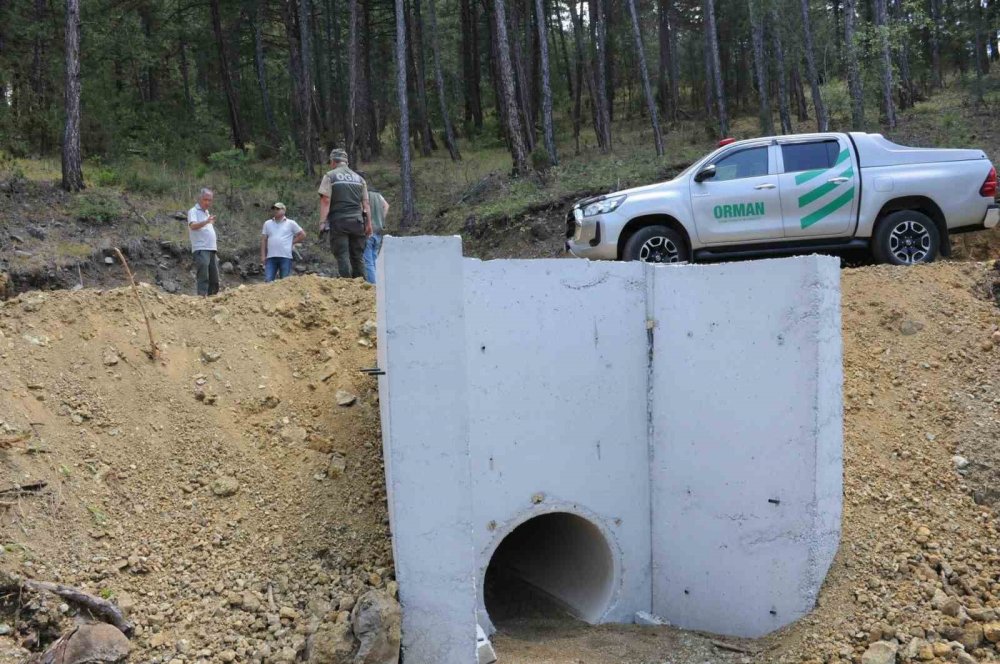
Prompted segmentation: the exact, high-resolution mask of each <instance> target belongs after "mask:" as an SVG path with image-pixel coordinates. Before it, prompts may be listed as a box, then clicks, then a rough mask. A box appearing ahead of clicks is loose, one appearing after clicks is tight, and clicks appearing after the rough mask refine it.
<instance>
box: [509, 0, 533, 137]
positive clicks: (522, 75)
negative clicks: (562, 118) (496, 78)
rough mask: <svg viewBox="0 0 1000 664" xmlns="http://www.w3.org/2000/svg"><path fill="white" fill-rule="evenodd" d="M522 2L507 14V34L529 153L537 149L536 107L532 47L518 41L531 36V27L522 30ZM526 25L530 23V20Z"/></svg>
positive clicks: (513, 6) (515, 1) (515, 4)
mask: <svg viewBox="0 0 1000 664" xmlns="http://www.w3.org/2000/svg"><path fill="white" fill-rule="evenodd" d="M520 1H521V0H514V1H513V2H512V6H511V11H510V12H509V13H508V14H507V21H508V23H507V34H508V37H509V38H510V48H511V59H512V61H513V63H514V89H515V91H516V92H517V99H518V103H517V107H518V108H519V109H520V111H521V127H522V128H523V129H524V140H525V142H526V144H527V148H528V152H529V153H531V152H533V151H534V149H535V123H534V121H533V119H534V117H535V113H534V105H533V104H532V102H531V92H530V90H529V83H528V72H529V71H530V70H531V68H530V66H529V65H528V63H527V62H526V61H527V59H528V55H527V54H528V53H529V52H530V46H529V45H527V44H524V43H521V41H520V40H519V39H518V35H520V34H523V33H525V32H527V33H528V35H529V36H530V34H531V32H530V26H528V27H525V28H524V29H522V22H521V21H520V20H519V14H520V12H519V10H518V5H519V3H520ZM525 23H530V19H529V20H528V21H526V22H525Z"/></svg>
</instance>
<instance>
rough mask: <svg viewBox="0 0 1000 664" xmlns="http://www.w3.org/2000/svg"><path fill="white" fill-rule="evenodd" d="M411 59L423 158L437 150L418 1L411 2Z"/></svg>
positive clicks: (422, 20) (422, 26)
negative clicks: (432, 127)
mask: <svg viewBox="0 0 1000 664" xmlns="http://www.w3.org/2000/svg"><path fill="white" fill-rule="evenodd" d="M413 58H414V69H415V70H416V72H417V79H416V80H415V81H414V84H415V86H416V91H417V108H418V112H417V115H418V118H419V122H420V135H421V151H422V153H423V155H424V156H425V157H427V156H430V154H431V151H433V150H437V142H436V141H435V140H434V132H433V131H431V119H430V110H429V107H428V105H427V65H426V61H425V59H424V18H423V14H422V12H421V10H420V0H413Z"/></svg>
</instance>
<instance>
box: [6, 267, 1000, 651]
mask: <svg viewBox="0 0 1000 664" xmlns="http://www.w3.org/2000/svg"><path fill="white" fill-rule="evenodd" d="M842 275H843V325H844V327H843V335H844V344H845V346H844V352H845V406H846V413H845V417H846V425H845V426H846V439H845V514H844V531H843V540H842V545H841V550H840V553H839V555H838V558H837V560H836V562H835V566H834V569H833V571H832V573H831V575H830V577H829V579H828V581H827V584H826V586H825V588H824V591H823V593H822V596H821V600H820V604H819V607H818V608H817V610H816V611H815V612H814V613H813V614H812V615H811V616H809V617H808V618H806V619H805V620H803V621H801V622H800V623H799V624H797V625H794V626H792V627H790V628H788V629H786V630H784V631H783V632H781V633H779V634H775V635H773V636H771V637H769V638H767V639H763V640H760V641H757V642H740V643H739V644H738V645H740V647H742V648H743V649H744V650H745V651H746V652H728V651H724V650H720V649H718V648H717V647H716V646H714V645H713V644H712V641H711V639H710V638H709V637H703V636H700V635H695V634H690V633H681V632H676V631H673V630H669V629H648V628H634V627H625V628H622V627H602V628H596V629H595V628H584V627H582V626H579V625H574V624H572V623H568V622H566V621H562V620H531V621H526V622H522V623H514V624H511V625H508V626H506V627H505V631H504V632H503V633H501V634H500V635H499V638H498V639H497V648H498V650H499V652H500V654H501V657H502V660H501V661H503V662H504V663H505V664H506V663H511V664H514V663H525V664H527V663H531V664H579V662H585V663H586V664H601V663H608V664H611V663H615V664H618V663H634V664H639V663H646V664H649V663H653V662H656V663H660V662H664V661H670V662H674V663H676V664H694V663H696V662H697V663H698V664H701V663H702V662H706V661H709V662H740V663H741V664H742V663H744V662H800V661H808V662H813V663H815V662H828V663H832V662H838V661H842V662H848V661H854V662H860V661H861V654H862V653H863V652H865V650H866V649H867V648H868V646H869V642H870V641H874V640H879V639H883V638H888V639H895V640H897V641H898V642H899V643H900V649H901V650H905V649H906V648H907V647H909V648H912V649H913V652H914V653H916V652H917V651H918V650H919V651H920V653H921V654H929V655H930V656H931V657H934V656H935V655H934V652H935V651H934V649H933V648H934V647H935V646H934V645H932V644H931V642H934V643H936V647H937V648H938V653H939V656H938V657H937V659H936V660H929V661H945V659H946V658H947V659H951V660H955V659H956V658H958V657H959V655H960V654H961V655H962V656H963V657H966V656H972V657H974V658H975V659H976V660H977V661H991V660H994V659H997V658H998V651H997V649H996V647H995V646H994V645H992V643H991V641H989V640H988V639H989V638H1000V625H996V626H994V625H993V624H992V623H994V622H995V621H996V620H997V619H1000V616H994V615H993V614H992V612H991V611H990V610H987V609H988V608H989V607H1000V576H998V575H1000V552H998V549H997V547H998V546H1000V538H998V535H997V518H996V514H995V512H993V511H992V509H991V508H990V506H989V503H990V502H991V501H996V500H997V498H998V496H997V494H996V492H995V490H994V489H995V487H996V486H1000V442H998V441H1000V393H998V387H1000V338H997V341H996V343H994V341H993V339H994V338H995V337H1000V335H996V331H997V329H998V324H1000V308H997V305H996V304H995V303H994V302H993V301H992V300H991V299H990V298H989V297H988V295H987V294H988V293H989V291H990V286H991V284H992V283H993V282H994V281H997V282H1000V272H996V271H995V270H993V268H992V267H991V266H989V265H987V264H978V263H940V264H936V265H932V266H926V267H919V268H911V269H898V268H889V267H872V268H861V269H855V270H844V271H843V272H842ZM144 293H145V297H146V301H147V303H149V305H150V306H151V309H152V311H153V312H154V314H155V320H154V321H153V324H154V327H155V329H156V331H157V332H158V334H160V335H161V345H162V346H163V347H164V360H163V361H162V362H160V363H151V362H150V361H149V360H148V359H147V357H146V356H145V354H144V350H143V349H144V348H145V347H146V343H147V342H146V339H145V328H144V325H143V324H142V320H141V317H140V316H139V315H138V313H137V311H136V308H135V306H134V302H133V301H132V300H131V299H130V298H131V294H130V293H129V292H128V291H125V290H114V291H106V292H103V293H101V292H95V291H80V292H76V293H70V292H60V293H47V294H28V295H23V296H21V297H19V298H18V299H15V300H11V301H9V302H7V303H4V304H3V305H2V306H0V334H2V337H0V359H2V362H3V367H4V371H3V372H2V374H0V419H3V420H4V422H3V423H2V424H0V440H2V441H4V442H5V445H6V447H7V449H6V451H2V452H0V478H2V480H3V483H2V484H0V490H2V489H3V488H6V487H8V486H10V485H15V484H20V485H25V484H29V483H31V482H34V481H39V480H42V481H46V482H48V485H47V486H46V487H45V489H44V490H43V491H42V492H39V493H38V494H34V493H31V494H28V495H24V496H21V497H16V498H12V499H11V498H8V497H3V498H2V502H0V534H2V540H0V543H2V544H3V547H4V553H3V554H0V569H6V570H10V571H17V572H19V573H22V574H27V575H30V576H35V577H37V578H42V579H50V580H60V581H63V582H66V583H72V584H77V585H81V586H83V587H85V588H87V589H88V590H90V591H91V592H94V593H100V594H105V595H113V596H115V597H116V598H118V599H119V601H122V600H124V603H125V604H127V605H132V606H133V608H132V613H133V616H135V618H136V620H137V621H138V622H139V624H140V628H141V629H140V634H139V636H138V637H137V638H136V640H135V644H136V646H137V648H138V651H139V656H138V657H136V658H134V660H133V661H140V662H147V661H150V662H152V661H157V662H164V663H165V662H169V661H170V660H171V659H172V658H180V657H183V658H184V659H183V661H195V662H199V661H201V662H214V661H222V660H220V659H219V657H221V653H223V652H227V651H232V652H233V653H235V656H236V658H237V659H236V661H248V662H249V661H258V662H259V661H268V662H271V661H291V660H292V659H294V658H295V657H296V655H297V653H299V652H300V651H301V647H302V644H303V642H304V641H305V638H306V636H307V635H308V633H309V632H310V631H311V630H312V629H314V628H315V625H316V622H317V621H318V620H319V619H320V618H322V617H324V616H325V617H326V618H327V619H336V618H335V616H336V614H337V612H338V609H343V608H345V607H347V606H349V605H350V604H351V602H352V601H353V599H354V598H356V597H357V596H358V595H359V594H360V593H361V592H362V591H363V589H364V588H366V587H368V586H369V585H381V586H384V585H385V584H386V583H390V584H391V583H392V582H391V581H388V580H389V579H390V578H391V560H390V554H389V541H388V532H387V525H386V512H385V497H384V496H385V494H384V485H383V480H382V468H381V463H380V454H379V444H378V442H379V430H378V411H377V408H378V404H377V399H376V394H375V382H374V380H372V379H370V378H367V377H365V376H363V375H361V374H358V373H357V372H356V369H357V368H360V367H364V366H371V365H372V364H373V363H374V352H373V350H372V349H371V348H370V346H369V345H370V344H371V342H370V341H369V340H368V336H366V333H365V330H363V327H364V322H365V321H366V320H368V319H370V318H372V317H373V306H374V302H373V297H372V294H373V291H372V290H370V289H367V288H365V287H363V286H361V285H360V284H355V283H344V282H342V281H329V280H322V279H319V278H315V277H304V278H298V279H291V280H286V281H284V282H279V283H276V284H271V285H267V286H253V287H248V288H242V289H237V290H234V291H229V292H227V293H225V294H223V295H221V296H219V297H217V298H213V299H209V300H198V299H195V298H191V297H182V296H169V295H165V294H162V293H159V292H157V291H155V290H154V289H144ZM366 329H367V328H366ZM367 331H368V334H370V329H367ZM216 353H219V355H218V357H217V358H216ZM324 378H326V380H324ZM339 390H343V391H346V392H350V393H352V394H356V395H358V400H357V403H356V404H355V405H353V406H350V407H339V406H337V405H336V398H337V397H336V395H337V392H338V391H339ZM956 454H959V455H961V456H962V457H963V459H953V456H954V455H956ZM331 459H333V462H334V463H333V464H332V465H331ZM341 466H343V467H344V468H345V470H344V472H343V473H340V472H339V468H340V467H341ZM959 467H961V468H960V469H959ZM324 473H325V476H324ZM228 478H232V479H235V481H236V483H237V486H236V487H235V488H236V492H235V493H234V494H233V495H217V494H227V493H229V492H230V491H231V490H232V488H233V487H232V486H231V482H232V480H231V479H228ZM974 498H975V500H978V501H979V502H980V503H982V504H981V505H977V504H976V502H975V500H974ZM269 595H270V596H271V597H273V605H270V606H269ZM258 605H259V606H258ZM282 607H284V608H285V609H286V611H285V615H286V617H285V618H283V619H282V618H281V617H280V616H281V613H280V612H281V610H282ZM984 607H987V609H984ZM2 610H3V607H2V606H0V623H4V624H12V625H13V626H14V627H16V628H17V629H19V630H20V633H19V634H18V636H19V637H20V638H21V639H23V638H29V639H30V638H31V637H32V635H33V634H35V633H36V632H37V633H40V634H41V636H42V637H43V638H49V637H50V636H51V634H47V633H46V626H45V621H46V620H49V619H51V620H58V618H59V609H58V604H57V603H55V602H46V604H45V606H44V607H43V609H42V610H41V611H39V612H36V613H34V614H33V615H30V616H27V619H24V618H25V617H24V616H22V618H21V619H20V620H19V621H15V620H14V619H13V617H12V616H11V615H10V614H7V613H3V612H2ZM29 613H30V612H29ZM269 621H270V622H269ZM50 631H51V630H50ZM918 637H919V639H925V640H926V641H927V642H926V643H925V642H924V641H917V642H913V639H915V638H918ZM952 640H955V641H964V643H965V646H964V650H963V651H961V652H960V651H959V650H958V649H957V648H956V647H955V646H949V645H946V642H948V641H952ZM729 642H732V640H729ZM911 642H912V643H911ZM921 649H923V650H921ZM946 652H947V655H945V653H946ZM5 653H6V654H5ZM227 656H228V655H227ZM17 659H18V655H17V650H16V648H15V644H14V642H13V641H12V640H11V639H5V638H3V637H0V662H7V661H11V662H13V661H17ZM962 661H965V662H968V661H969V660H968V659H964V660H962Z"/></svg>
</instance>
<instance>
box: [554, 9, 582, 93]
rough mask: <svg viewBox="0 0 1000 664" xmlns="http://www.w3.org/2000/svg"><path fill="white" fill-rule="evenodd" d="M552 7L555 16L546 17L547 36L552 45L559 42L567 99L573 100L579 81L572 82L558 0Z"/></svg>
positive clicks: (571, 70)
mask: <svg viewBox="0 0 1000 664" xmlns="http://www.w3.org/2000/svg"><path fill="white" fill-rule="evenodd" d="M553 5H555V12H556V15H555V17H553V16H552V15H551V14H550V15H549V16H548V17H547V19H548V22H549V34H550V35H551V36H552V43H555V42H556V40H557V39H558V40H559V46H560V48H559V51H560V55H562V61H563V69H564V70H565V72H566V91H567V93H568V95H567V99H573V97H574V95H575V92H574V90H575V88H576V85H577V84H578V83H579V81H577V83H574V82H573V78H574V73H573V67H572V65H570V61H569V47H568V46H567V45H566V31H565V30H563V29H562V14H561V12H560V11H559V3H558V0H556V1H555V2H553Z"/></svg>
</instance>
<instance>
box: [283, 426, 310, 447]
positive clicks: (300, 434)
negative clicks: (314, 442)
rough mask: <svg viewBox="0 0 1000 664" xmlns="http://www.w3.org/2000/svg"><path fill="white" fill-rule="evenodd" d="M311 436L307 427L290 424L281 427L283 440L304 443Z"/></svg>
mask: <svg viewBox="0 0 1000 664" xmlns="http://www.w3.org/2000/svg"><path fill="white" fill-rule="evenodd" d="M308 436H309V432H308V431H306V430H305V428H303V427H300V426H295V425H288V426H284V427H282V428H281V440H283V441H285V442H286V443H303V442H305V440H306V438H307V437H308Z"/></svg>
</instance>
